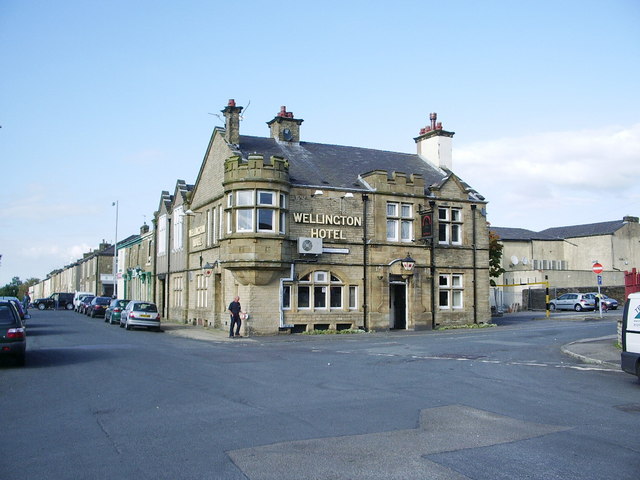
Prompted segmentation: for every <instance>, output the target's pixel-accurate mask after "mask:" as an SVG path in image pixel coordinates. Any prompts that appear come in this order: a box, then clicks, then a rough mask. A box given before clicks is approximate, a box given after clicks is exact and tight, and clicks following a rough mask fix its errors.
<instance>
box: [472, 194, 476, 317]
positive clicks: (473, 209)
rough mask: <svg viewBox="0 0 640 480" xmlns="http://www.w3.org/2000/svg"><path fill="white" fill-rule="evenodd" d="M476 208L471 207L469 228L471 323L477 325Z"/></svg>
mask: <svg viewBox="0 0 640 480" xmlns="http://www.w3.org/2000/svg"><path fill="white" fill-rule="evenodd" d="M476 207H477V205H471V228H472V230H473V244H472V247H473V323H474V324H477V323H478V269H477V264H478V261H477V258H476V256H477V254H478V245H477V233H478V231H477V227H476Z"/></svg>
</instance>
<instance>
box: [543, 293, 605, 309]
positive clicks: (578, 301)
mask: <svg viewBox="0 0 640 480" xmlns="http://www.w3.org/2000/svg"><path fill="white" fill-rule="evenodd" d="M595 304H596V302H595V301H594V300H593V299H590V298H588V297H587V295H585V294H584V293H565V294H564V295H560V296H559V297H558V298H554V299H553V300H551V301H550V302H549V308H550V309H551V310H575V311H576V312H581V311H583V310H593V309H594V308H595Z"/></svg>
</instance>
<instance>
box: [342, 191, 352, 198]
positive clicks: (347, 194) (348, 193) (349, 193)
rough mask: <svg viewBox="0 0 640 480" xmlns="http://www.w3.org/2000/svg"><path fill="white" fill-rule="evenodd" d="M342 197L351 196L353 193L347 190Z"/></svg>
mask: <svg viewBox="0 0 640 480" xmlns="http://www.w3.org/2000/svg"><path fill="white" fill-rule="evenodd" d="M342 198H353V193H351V192H347V193H345V194H344V195H343V196H342Z"/></svg>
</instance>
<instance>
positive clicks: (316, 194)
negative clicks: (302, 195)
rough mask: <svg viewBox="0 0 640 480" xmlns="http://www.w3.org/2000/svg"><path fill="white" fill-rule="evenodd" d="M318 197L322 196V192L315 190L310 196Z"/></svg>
mask: <svg viewBox="0 0 640 480" xmlns="http://www.w3.org/2000/svg"><path fill="white" fill-rule="evenodd" d="M318 195H324V192H323V191H322V190H316V191H315V192H313V195H311V196H312V197H317V196H318Z"/></svg>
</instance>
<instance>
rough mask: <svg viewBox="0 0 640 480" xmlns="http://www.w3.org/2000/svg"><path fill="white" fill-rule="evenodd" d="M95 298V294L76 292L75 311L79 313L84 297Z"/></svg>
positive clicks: (74, 297)
mask: <svg viewBox="0 0 640 480" xmlns="http://www.w3.org/2000/svg"><path fill="white" fill-rule="evenodd" d="M89 296H92V297H95V294H93V293H91V292H76V293H75V294H74V295H73V309H74V310H75V311H76V312H77V311H78V307H79V306H80V303H81V302H82V299H83V298H84V297H89Z"/></svg>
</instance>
